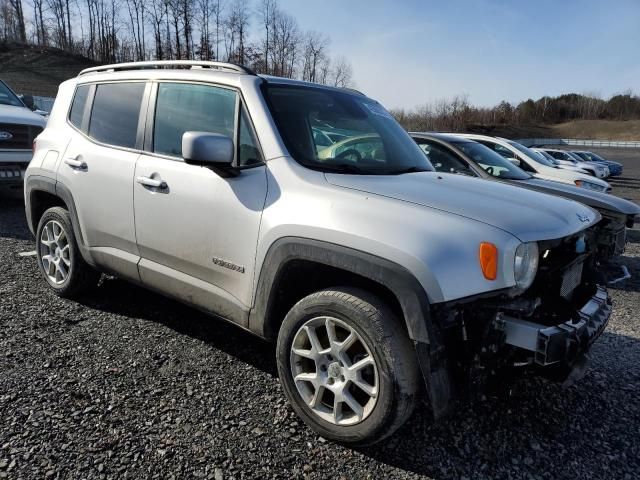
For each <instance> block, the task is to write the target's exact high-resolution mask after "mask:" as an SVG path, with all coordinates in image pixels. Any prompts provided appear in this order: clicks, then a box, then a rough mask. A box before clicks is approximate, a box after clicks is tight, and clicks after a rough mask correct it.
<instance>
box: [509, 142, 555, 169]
mask: <svg viewBox="0 0 640 480" xmlns="http://www.w3.org/2000/svg"><path fill="white" fill-rule="evenodd" d="M509 145H511V146H512V147H513V148H516V149H518V151H520V152H522V153H524V154H525V155H526V156H527V157H529V158H530V159H531V160H535V161H536V162H538V163H541V164H542V165H545V166H547V167H553V168H556V164H555V163H554V162H552V161H551V160H549V159H547V158H546V157H545V156H544V155H542V154H541V153H540V152H536V151H534V150H531V149H530V148H527V147H525V146H524V145H522V144H520V143H518V142H513V141H511V140H509Z"/></svg>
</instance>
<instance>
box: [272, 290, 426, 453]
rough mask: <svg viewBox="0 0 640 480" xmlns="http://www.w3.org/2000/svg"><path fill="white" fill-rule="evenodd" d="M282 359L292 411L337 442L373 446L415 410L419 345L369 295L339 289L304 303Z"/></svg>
mask: <svg viewBox="0 0 640 480" xmlns="http://www.w3.org/2000/svg"><path fill="white" fill-rule="evenodd" d="M277 357H278V358H277V360H278V362H277V363H278V371H279V374H280V379H281V381H282V384H283V387H284V390H285V393H286V395H287V397H288V398H289V400H290V402H291V404H292V406H293V408H294V410H295V411H296V413H297V414H298V415H299V416H300V417H301V418H302V419H303V420H304V421H305V422H306V423H307V424H308V425H309V426H310V427H311V428H312V429H313V430H315V431H316V432H317V433H319V434H320V435H322V436H324V437H326V438H329V439H331V440H335V441H338V442H341V443H348V444H352V445H364V444H371V443H375V442H377V441H380V440H382V439H384V438H385V437H387V436H389V435H391V434H392V433H393V432H394V431H395V430H396V429H398V428H399V427H400V426H401V425H402V424H403V423H404V422H405V420H406V419H407V418H408V417H409V415H410V414H411V412H412V411H413V407H414V403H415V397H416V391H417V388H418V385H419V383H418V378H419V375H418V367H417V364H416V359H415V354H414V350H413V346H412V345H411V342H410V341H409V338H408V336H407V334H406V332H405V331H404V329H403V328H402V327H401V325H400V324H399V321H398V319H397V318H395V316H394V315H393V313H392V312H391V311H390V310H389V309H388V308H387V307H386V306H385V305H384V304H383V303H382V302H381V301H380V300H379V299H377V298H376V297H375V296H372V295H370V294H369V293H367V292H365V291H362V290H358V289H352V288H336V289H331V290H323V291H320V292H317V293H314V294H312V295H309V296H308V297H305V298H304V299H302V300H300V301H299V302H298V303H297V304H296V305H295V306H294V307H293V308H292V309H291V311H290V312H289V313H288V314H287V316H286V318H285V320H284V322H283V324H282V327H281V329H280V333H279V335H278V347H277Z"/></svg>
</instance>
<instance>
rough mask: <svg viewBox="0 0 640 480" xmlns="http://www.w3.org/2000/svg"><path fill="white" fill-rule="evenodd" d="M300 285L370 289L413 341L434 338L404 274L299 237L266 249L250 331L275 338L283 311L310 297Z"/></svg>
mask: <svg viewBox="0 0 640 480" xmlns="http://www.w3.org/2000/svg"><path fill="white" fill-rule="evenodd" d="M300 272H302V274H300ZM318 277H320V278H319V279H318ZM302 280H304V281H308V282H309V283H310V286H313V287H316V289H319V288H326V287H331V286H334V287H335V286H357V287H361V288H366V289H368V290H372V291H373V292H372V293H375V294H377V295H378V296H380V297H381V298H382V299H383V300H385V301H386V302H387V303H388V304H389V306H390V308H392V310H395V312H396V313H397V314H398V315H399V316H400V317H401V320H403V322H404V324H405V326H406V330H407V333H408V335H409V337H410V338H411V339H412V340H414V341H418V342H423V343H429V342H430V341H431V340H432V338H433V335H434V332H433V331H432V325H431V316H430V308H429V302H428V298H427V294H426V292H425V291H424V289H423V288H422V286H421V285H420V283H419V282H418V280H417V279H416V278H415V277H414V276H413V275H412V274H411V273H410V272H409V271H408V270H407V269H405V268H404V267H402V266H401V265H398V264H396V263H394V262H391V261H389V260H386V259H383V258H380V257H377V256H375V255H371V254H368V253H365V252H362V251H359V250H355V249H351V248H348V247H344V246H341V245H336V244H332V243H328V242H323V241H318V240H312V239H306V238H299V237H286V238H281V239H279V240H278V241H276V242H274V244H273V245H271V247H270V248H269V251H268V252H267V254H266V256H265V259H264V262H263V264H262V268H261V269H260V274H259V276H258V280H257V284H256V294H255V301H254V305H253V308H252V309H251V313H250V317H249V326H250V328H251V330H253V331H254V332H256V333H258V334H259V335H261V336H264V337H266V338H275V337H276V336H277V334H278V329H279V326H280V324H281V322H282V320H283V319H284V315H286V311H288V308H289V307H290V306H293V304H295V302H297V301H298V300H299V299H300V298H303V297H304V296H306V295H308V294H309V293H312V291H310V289H309V288H305V286H304V285H300V284H301V283H302ZM292 281H293V283H292ZM367 287H368V288H367ZM283 302H284V303H283Z"/></svg>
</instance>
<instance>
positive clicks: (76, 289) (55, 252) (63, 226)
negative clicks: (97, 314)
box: [36, 207, 100, 298]
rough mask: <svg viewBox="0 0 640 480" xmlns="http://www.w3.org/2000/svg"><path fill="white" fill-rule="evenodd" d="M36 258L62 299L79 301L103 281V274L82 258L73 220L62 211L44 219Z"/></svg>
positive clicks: (55, 209)
mask: <svg viewBox="0 0 640 480" xmlns="http://www.w3.org/2000/svg"><path fill="white" fill-rule="evenodd" d="M36 255H37V258H38V267H39V269H40V273H42V276H43V277H44V279H45V281H46V282H47V285H49V287H50V288H51V290H53V292H54V293H55V294H56V295H58V296H60V297H63V298H77V297H79V296H80V294H82V293H83V292H85V291H86V290H88V289H90V288H93V287H95V286H96V284H97V283H98V280H99V279H100V273H99V272H97V271H96V270H94V269H93V268H91V266H90V265H89V264H87V262H85V260H84V258H82V255H81V254H80V250H79V248H78V244H77V242H76V237H75V234H74V232H73V226H72V224H71V217H70V216H69V212H68V211H67V210H65V209H64V208H62V207H52V208H50V209H48V210H47V211H45V212H44V214H43V215H42V218H40V222H38V229H37V231H36ZM56 264H57V265H56Z"/></svg>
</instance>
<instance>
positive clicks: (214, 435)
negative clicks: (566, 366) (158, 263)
mask: <svg viewBox="0 0 640 480" xmlns="http://www.w3.org/2000/svg"><path fill="white" fill-rule="evenodd" d="M639 165H640V160H639ZM626 174H627V172H626V171H625V176H626ZM635 178H640V175H637V176H636V177H635ZM633 238H634V243H632V244H630V246H629V249H628V253H627V255H626V256H625V257H624V258H623V259H622V261H623V262H624V263H626V264H627V265H628V266H629V267H630V269H631V271H632V272H633V273H634V275H635V278H634V279H632V280H631V281H627V282H626V283H623V284H620V285H617V289H616V290H612V295H613V297H614V301H615V309H614V315H613V317H612V319H611V322H610V325H609V327H608V329H607V331H606V333H605V334H604V335H603V336H602V337H601V339H600V340H599V341H598V342H597V343H596V345H595V346H594V348H593V350H592V364H591V369H590V370H589V373H588V374H587V376H586V377H585V378H584V379H583V380H582V381H581V382H580V383H579V384H577V385H575V386H573V387H571V388H569V389H562V388H561V387H560V386H558V385H555V384H550V383H547V382H544V381H541V380H533V379H527V380H522V381H521V382H519V384H518V388H517V393H516V395H515V396H513V397H509V398H498V399H494V398H490V399H486V400H478V401H476V402H473V403H465V404H463V405H461V406H460V407H459V410H458V411H457V413H455V414H454V415H453V416H452V418H450V419H449V421H448V422H447V423H445V424H443V425H439V426H434V425H432V424H431V422H430V420H429V418H428V416H427V415H426V414H424V413H423V412H422V411H418V412H417V413H416V414H415V415H414V417H413V418H412V419H411V420H410V421H409V422H408V424H407V425H406V426H405V427H403V428H402V429H401V430H400V431H399V432H398V433H397V434H396V435H395V436H393V437H392V438H391V439H389V440H388V441H386V442H385V443H383V444H382V445H379V446H375V447H371V448H367V449H361V450H353V449H349V448H345V447H342V446H339V445H336V444H332V443H330V442H325V441H323V440H322V439H320V438H319V437H317V436H316V435H314V434H313V433H312V432H311V431H310V430H309V429H307V428H306V427H305V426H304V425H303V424H302V423H301V422H300V421H298V420H297V418H296V417H295V416H294V414H293V411H292V410H291V409H290V408H289V406H288V405H287V403H286V401H285V398H284V395H283V393H282V390H281V388H280V385H279V382H278V378H277V375H276V368H275V362H274V347H273V346H272V345H270V344H268V343H265V342H263V341H261V340H259V339H257V338H255V337H252V336H250V335H249V334H247V333H245V332H243V331H241V330H239V329H237V328H235V327H233V326H230V325H227V324H226V323H224V322H222V321H219V320H216V319H212V318H210V317H206V316H205V315H203V314H201V313H199V312H196V311H194V310H192V309H190V308H188V307H185V306H182V305H180V304H178V303H175V302H173V301H171V300H167V299H165V298H163V297H161V296H158V295H155V294H153V293H149V292H146V291H145V290H142V289H140V288H138V287H135V286H132V285H130V284H127V283H125V282H123V281H121V280H117V279H112V278H106V279H104V280H103V282H102V284H101V285H100V286H99V287H98V288H96V289H95V290H94V291H93V292H91V293H90V294H89V295H87V297H86V298H85V299H84V301H83V302H81V303H76V302H71V301H66V300H60V299H58V298H56V297H55V296H54V295H53V294H51V293H50V292H49V291H48V290H47V289H45V288H44V283H43V281H42V280H41V279H40V278H39V274H38V271H37V267H36V263H35V258H34V257H20V256H19V255H18V253H19V252H23V251H28V250H32V249H33V248H34V243H33V239H32V237H31V234H30V233H29V232H28V230H27V227H26V224H25V221H24V213H23V210H22V205H21V203H20V201H19V200H9V199H6V198H0V258H1V260H0V266H1V267H2V268H1V269H0V272H1V275H0V478H16V479H20V478H24V479H31V478H38V479H39V478H137V479H139V478H163V479H166V478H214V479H219V478H224V479H227V478H237V479H240V478H313V479H316V478H317V479H324V478H327V479H329V478H331V479H333V478H346V479H351V478H376V479H377V478H436V479H445V478H468V479H472V478H473V479H475V478H505V479H506V478H549V479H559V478H562V479H574V478H585V479H588V478H607V479H611V478H621V479H635V478H638V476H639V475H640V473H639V472H640V402H639V396H640V367H639V365H640V320H639V319H638V317H637V311H638V310H639V309H640V235H634V237H633Z"/></svg>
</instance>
